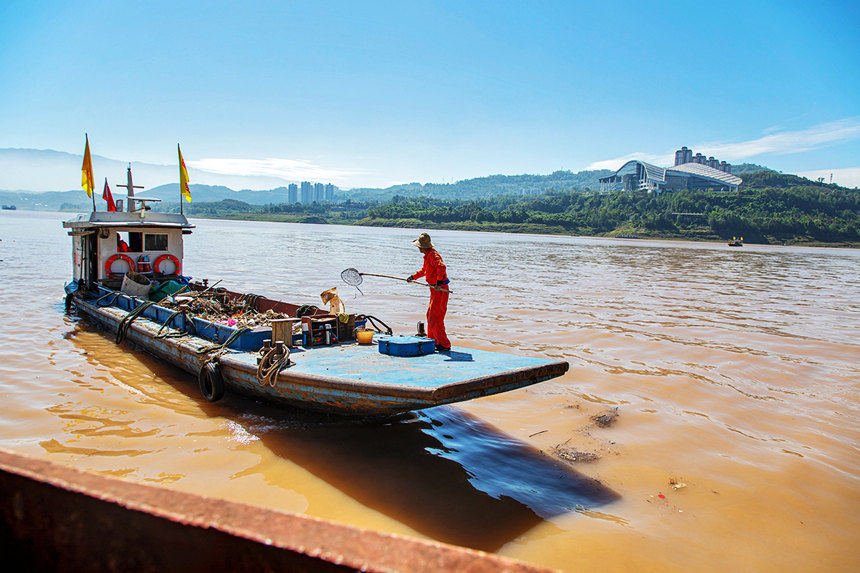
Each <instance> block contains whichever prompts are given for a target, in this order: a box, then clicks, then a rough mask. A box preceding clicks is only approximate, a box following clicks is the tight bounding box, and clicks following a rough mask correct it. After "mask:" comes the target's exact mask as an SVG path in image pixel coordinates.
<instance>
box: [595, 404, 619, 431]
mask: <svg viewBox="0 0 860 573" xmlns="http://www.w3.org/2000/svg"><path fill="white" fill-rule="evenodd" d="M591 419H592V420H594V421H595V422H597V425H598V426H600V427H601V428H606V427H607V426H611V425H612V424H614V423H615V420H617V419H618V408H613V409H612V410H610V411H609V412H606V413H605V414H600V415H598V416H592V418H591Z"/></svg>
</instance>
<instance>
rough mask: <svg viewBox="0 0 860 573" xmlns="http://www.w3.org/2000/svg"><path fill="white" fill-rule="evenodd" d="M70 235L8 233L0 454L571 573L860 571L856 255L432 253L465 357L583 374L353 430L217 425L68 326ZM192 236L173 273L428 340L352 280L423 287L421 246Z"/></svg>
mask: <svg viewBox="0 0 860 573" xmlns="http://www.w3.org/2000/svg"><path fill="white" fill-rule="evenodd" d="M71 216H72V215H71V214H60V213H35V212H25V211H2V212H0V239H2V242H0V259H2V261H1V262H0V277H2V278H0V326H2V336H0V401H2V404H3V407H2V410H0V412H2V413H0V447H2V448H6V449H11V450H14V451H17V452H20V453H25V454H29V455H32V456H38V457H41V458H46V459H50V460H52V461H54V462H59V463H62V464H66V465H68V466H73V467H76V468H79V469H83V470H88V471H92V472H96V473H99V474H105V475H110V476H115V477H119V478H123V479H126V480H132V481H135V482H141V483H145V484H153V485H158V486H163V487H168V488H175V489H179V490H184V491H192V492H197V493H201V494H206V495H209V496H216V497H222V498H225V499H230V500H236V501H241V502H246V503H250V504H256V505H260V506H266V507H271V508H277V509H281V510H284V511H288V512H296V513H303V514H306V515H311V516H315V517H320V518H325V519H330V520H334V521H337V522H342V523H348V524H352V525H356V526H360V527H365V528H370V529H374V530H379V531H384V532H392V533H396V534H401V535H408V536H414V537H419V538H431V539H436V540H440V541H444V542H448V543H454V544H458V545H465V546H468V547H474V548H478V549H483V550H486V551H491V552H496V553H499V554H501V555H505V556H509V557H513V558H517V559H521V560H524V561H527V562H531V563H534V564H538V565H542V566H548V567H555V568H560V569H564V570H569V571H579V570H583V571H587V570H598V571H629V570H663V571H666V570H669V571H673V570H674V571H684V570H686V571H689V570H698V571H708V570H712V571H725V570H746V571H749V570H756V571H784V570H795V571H799V570H807V571H808V570H830V571H838V570H844V571H849V570H854V571H856V570H860V452H858V444H860V424H858V422H860V399H858V390H860V251H857V250H848V249H822V248H795V247H778V246H772V247H771V246H757V245H746V246H744V247H742V248H730V247H728V246H726V245H723V244H701V243H684V242H668V241H643V240H623V239H618V240H604V239H590V238H578V237H544V236H532V235H505V234H495V233H487V234H483V233H466V232H446V231H435V232H432V231H431V236H432V238H433V241H434V243H436V245H437V248H438V250H439V252H440V253H441V254H442V256H443V257H444V259H445V262H446V263H447V265H448V270H449V275H450V278H451V285H450V286H451V290H452V292H453V294H452V296H451V301H450V306H449V312H448V320H447V326H448V333H449V336H450V337H451V340H452V342H453V344H454V345H455V346H461V347H466V348H476V349H485V350H499V351H504V352H512V353H519V354H525V355H531V356H547V357H552V358H558V359H564V360H567V361H569V362H570V366H571V368H570V371H569V372H568V373H567V374H566V375H565V376H564V377H561V378H557V379H555V380H551V381H548V382H544V383H542V384H538V385H536V386H532V387H530V388H525V389H520V390H516V391H513V392H509V393H507V394H502V395H499V396H492V397H487V398H482V399H479V400H475V401H472V402H468V403H465V404H459V405H454V406H447V407H441V408H435V409H432V410H427V411H424V412H422V413H418V414H413V415H409V416H405V417H403V418H401V419H396V420H387V421H384V422H368V421H364V422H356V421H346V422H343V421H337V420H331V419H321V418H319V417H317V416H311V415H307V414H302V413H300V412H297V411H294V410H288V409H277V408H273V407H269V406H265V405H262V404H258V403H256V402H254V401H253V400H250V399H247V398H243V397H238V396H234V395H229V393H228V395H227V396H226V397H225V398H224V399H223V400H221V401H220V402H217V403H214V404H210V403H208V402H206V401H204V400H203V398H202V397H201V396H200V394H199V392H198V390H197V386H196V380H194V379H193V378H192V377H191V376H189V375H187V374H185V373H183V372H182V371H180V370H178V369H175V368H173V367H171V366H165V365H162V364H161V363H160V362H159V361H158V360H156V359H155V358H153V357H152V356H150V355H147V354H145V353H143V352H141V351H136V350H134V349H133V347H132V346H130V345H129V344H128V343H123V344H122V345H121V346H116V345H115V344H114V342H113V336H112V335H110V334H106V333H104V332H102V331H100V330H98V329H97V328H96V327H95V326H94V325H93V324H91V323H89V322H87V321H85V320H81V319H78V318H76V317H70V316H66V315H65V314H64V308H63V284H64V282H66V281H68V280H70V278H71V272H72V271H71V240H70V239H69V237H67V236H66V232H65V230H64V229H62V228H61V221H62V220H63V219H68V218H71ZM192 222H193V223H195V224H196V225H197V228H196V229H195V231H194V233H193V234H192V235H190V236H187V237H186V242H185V267H184V271H185V274H188V275H191V276H193V277H195V278H204V277H205V278H208V279H210V281H214V280H218V279H223V282H222V283H221V286H226V287H228V288H230V289H232V290H240V291H251V292H254V293H257V294H265V295H268V296H272V297H274V298H278V299H281V300H287V301H291V302H295V303H300V304H306V303H308V304H318V305H319V304H321V302H320V300H319V293H321V292H322V291H323V290H325V289H327V288H329V287H332V286H337V287H338V289H339V291H340V294H341V296H342V298H343V299H344V301H345V303H346V305H347V308H348V309H349V310H351V311H353V312H363V313H366V314H371V315H374V316H376V317H379V318H381V319H382V320H383V321H385V322H386V323H388V324H389V325H391V326H392V327H393V328H394V330H395V333H399V334H412V333H414V330H415V325H416V323H417V321H419V320H423V319H424V312H425V310H426V302H427V298H428V293H427V287H425V286H420V285H411V284H406V283H403V282H399V281H392V280H386V279H377V278H373V277H367V278H366V279H365V282H364V284H363V285H362V286H361V289H362V291H363V292H364V295H363V296H362V295H360V294H359V293H358V291H356V290H355V289H354V288H352V287H349V286H347V285H345V284H343V283H342V282H341V279H340V272H341V271H342V270H343V269H344V268H347V267H356V268H358V269H359V270H360V271H362V272H372V273H384V274H394V275H398V276H406V275H408V274H410V273H412V272H414V271H416V270H417V269H418V268H420V266H421V256H420V254H419V253H418V250H417V249H416V248H415V247H413V246H412V245H411V244H410V241H411V240H412V239H414V238H415V237H416V236H417V233H418V230H404V229H376V228H362V227H337V226H322V225H297V224H295V225H294V224H277V223H255V222H243V221H217V220H194V221H192ZM616 414H617V417H615V416H616ZM603 415H606V416H605V417H604V418H601V419H599V420H597V419H596V418H597V417H599V416H603ZM613 420H614V421H613ZM601 421H603V422H608V423H606V424H601V423H600V422H601ZM673 484H674V485H673Z"/></svg>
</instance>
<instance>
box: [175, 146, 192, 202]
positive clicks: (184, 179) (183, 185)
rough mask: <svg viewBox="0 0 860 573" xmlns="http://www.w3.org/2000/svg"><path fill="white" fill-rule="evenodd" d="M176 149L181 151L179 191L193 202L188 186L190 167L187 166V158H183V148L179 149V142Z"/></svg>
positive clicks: (187, 199)
mask: <svg viewBox="0 0 860 573" xmlns="http://www.w3.org/2000/svg"><path fill="white" fill-rule="evenodd" d="M176 149H177V150H178V151H179V192H180V193H182V196H183V197H185V200H186V201H188V202H189V203H191V189H190V188H189V187H188V181H189V179H188V169H186V168H185V160H184V159H182V150H181V149H179V144H178V143H177V144H176Z"/></svg>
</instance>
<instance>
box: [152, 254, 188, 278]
mask: <svg viewBox="0 0 860 573" xmlns="http://www.w3.org/2000/svg"><path fill="white" fill-rule="evenodd" d="M164 261H170V262H171V263H173V266H174V267H175V268H174V269H173V274H174V275H180V274H182V263H180V262H179V259H177V258H176V257H174V256H173V255H161V256H160V257H158V258H157V259H155V262H154V263H152V269H153V270H154V271H155V272H156V273H158V274H160V275H163V274H166V273H163V272H161V263H163V262H164Z"/></svg>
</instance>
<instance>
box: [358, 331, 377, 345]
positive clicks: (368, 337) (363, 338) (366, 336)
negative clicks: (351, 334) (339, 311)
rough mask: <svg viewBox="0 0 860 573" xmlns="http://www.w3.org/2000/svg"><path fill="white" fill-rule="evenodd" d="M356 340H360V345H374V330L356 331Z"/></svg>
mask: <svg viewBox="0 0 860 573" xmlns="http://www.w3.org/2000/svg"><path fill="white" fill-rule="evenodd" d="M355 338H356V339H357V340H358V343H359V344H372V343H373V331H372V330H356V331H355Z"/></svg>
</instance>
